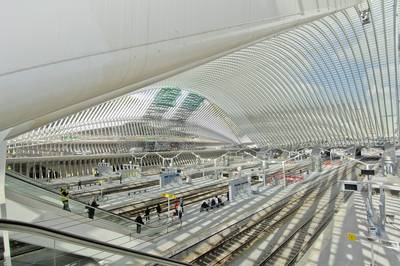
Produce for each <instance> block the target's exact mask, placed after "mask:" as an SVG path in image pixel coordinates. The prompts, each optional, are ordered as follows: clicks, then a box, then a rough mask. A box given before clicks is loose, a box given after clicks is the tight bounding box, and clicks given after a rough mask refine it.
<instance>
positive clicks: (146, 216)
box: [144, 207, 150, 221]
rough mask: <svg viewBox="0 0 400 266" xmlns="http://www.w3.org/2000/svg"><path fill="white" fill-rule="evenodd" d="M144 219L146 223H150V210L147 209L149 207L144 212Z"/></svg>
mask: <svg viewBox="0 0 400 266" xmlns="http://www.w3.org/2000/svg"><path fill="white" fill-rule="evenodd" d="M144 219H145V220H146V221H150V209H149V207H147V208H146V210H145V211H144Z"/></svg>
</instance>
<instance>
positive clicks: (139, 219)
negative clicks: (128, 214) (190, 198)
mask: <svg viewBox="0 0 400 266" xmlns="http://www.w3.org/2000/svg"><path fill="white" fill-rule="evenodd" d="M135 222H136V233H138V234H140V232H141V231H142V224H144V222H143V219H142V216H140V213H139V214H138V216H137V217H136V219H135Z"/></svg>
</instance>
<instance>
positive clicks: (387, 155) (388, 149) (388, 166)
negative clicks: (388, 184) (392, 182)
mask: <svg viewBox="0 0 400 266" xmlns="http://www.w3.org/2000/svg"><path fill="white" fill-rule="evenodd" d="M382 163H383V165H382V168H383V174H384V175H385V176H386V175H396V174H397V162H396V149H395V146H394V145H393V144H391V143H385V145H384V151H383V160H382Z"/></svg>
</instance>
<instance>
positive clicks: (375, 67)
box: [38, 0, 400, 147]
mask: <svg viewBox="0 0 400 266" xmlns="http://www.w3.org/2000/svg"><path fill="white" fill-rule="evenodd" d="M399 5H400V4H399V2H398V1H396V0H371V1H368V2H365V3H363V4H359V5H357V6H354V7H351V8H348V9H345V10H342V11H340V12H338V13H335V14H332V15H330V16H327V17H324V18H322V19H319V20H316V21H313V22H311V23H308V24H305V25H301V26H298V27H297V28H295V29H292V30H289V31H286V32H284V33H281V34H279V35H277V36H275V37H273V38H270V39H268V40H265V41H262V42H259V43H257V44H254V45H252V46H249V47H247V48H244V49H241V50H239V51H236V52H234V53H231V54H229V55H226V56H223V57H220V58H219V59H216V60H214V61H212V62H209V63H206V64H203V65H201V66H198V67H196V68H193V69H191V70H189V71H186V72H183V73H181V74H179V75H176V76H174V77H172V78H169V79H167V80H164V81H161V82H158V83H156V84H154V85H151V86H148V87H146V88H144V90H145V92H141V93H139V94H134V95H136V96H133V95H128V96H123V97H121V98H118V99H117V100H113V101H110V102H107V103H105V104H101V105H99V106H100V107H99V106H97V107H93V108H90V109H88V110H86V111H83V112H80V113H77V114H75V115H72V116H70V117H68V118H66V119H62V120H60V121H64V123H60V122H55V123H52V124H50V125H48V126H45V127H42V128H41V129H39V130H38V131H40V132H44V131H46V130H48V129H50V131H48V132H55V131H54V129H55V128H58V127H59V128H60V129H61V128H62V127H64V126H65V125H68V126H72V125H76V123H77V122H78V124H79V123H90V124H91V125H94V121H103V122H104V121H108V120H110V119H120V120H121V119H122V120H124V121H128V120H129V121H131V120H135V119H138V118H140V119H145V120H146V121H153V120H154V121H162V120H167V121H174V123H176V122H178V121H179V122H180V123H181V125H186V126H187V125H190V126H193V125H195V127H196V128H197V129H198V128H203V129H207V131H208V133H206V134H203V135H204V136H205V135H208V134H210V132H213V133H212V134H211V135H213V136H214V138H215V137H216V136H217V135H218V134H219V137H217V138H219V139H224V140H228V141H230V142H232V143H238V142H243V141H251V142H254V143H255V144H257V145H259V146H272V147H277V146H307V145H315V144H326V145H348V144H368V143H371V142H382V141H390V142H395V141H397V139H398V137H399V134H398V133H399V115H398V114H399V102H398V99H399V95H398V94H399V93H398V84H399V75H398V52H399V51H398V46H399V44H398V27H399V21H398V19H396V14H397V11H398V9H399ZM178 88H180V89H178ZM168 90H169V91H168ZM174 90H177V91H179V93H180V94H179V95H178V96H177V95H175V96H174V93H177V92H174ZM139 95H145V96H143V97H145V98H146V99H149V100H145V101H143V102H142V103H139V102H135V100H134V98H133V97H139ZM160 95H161V96H160ZM169 98H171V99H174V100H175V103H179V104H176V105H171V104H170V103H168V101H167V102H163V101H164V100H165V99H169ZM204 98H206V99H207V100H204ZM188 99H190V100H188ZM203 101H204V103H203ZM199 102H202V104H200V105H199V106H197V105H196V104H199ZM144 103H146V104H144ZM206 103H207V104H206ZM137 104H139V105H137ZM144 105H145V106H146V107H145V108H143V109H141V107H140V106H144ZM163 105H164V107H162V106H163ZM192 109H193V110H192ZM94 114H96V115H94ZM197 129H196V130H197ZM52 130H53V131H52ZM57 130H59V129H57ZM57 130H56V131H57ZM217 132H219V133H218V134H217ZM211 135H210V136H211Z"/></svg>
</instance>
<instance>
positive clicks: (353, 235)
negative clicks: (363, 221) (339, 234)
mask: <svg viewBox="0 0 400 266" xmlns="http://www.w3.org/2000/svg"><path fill="white" fill-rule="evenodd" d="M347 239H348V240H350V241H356V240H357V235H356V234H354V233H347Z"/></svg>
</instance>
